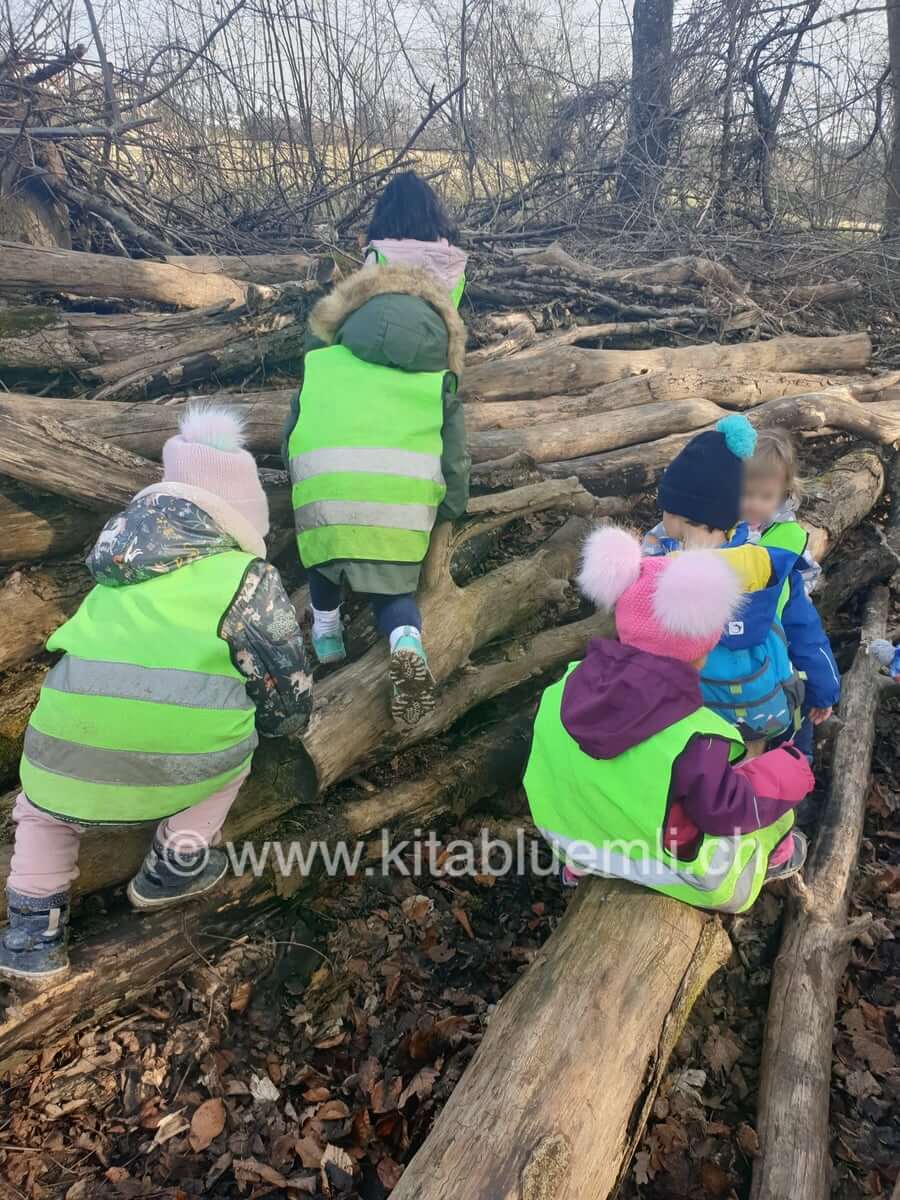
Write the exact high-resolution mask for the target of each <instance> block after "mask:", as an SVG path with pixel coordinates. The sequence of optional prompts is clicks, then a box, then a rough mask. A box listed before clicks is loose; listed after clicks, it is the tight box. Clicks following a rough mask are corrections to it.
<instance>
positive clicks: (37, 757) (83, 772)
mask: <svg viewBox="0 0 900 1200" xmlns="http://www.w3.org/2000/svg"><path fill="white" fill-rule="evenodd" d="M258 741H259V739H258V737H257V735H256V731H255V730H254V732H253V733H252V734H251V735H250V737H246V738H244V739H243V741H240V742H238V743H237V745H235V746H229V747H228V749H227V750H213V751H211V752H210V753H209V754H151V753H148V752H145V751H143V750H106V749H101V748H100V747H97V746H82V745H80V744H79V743H78V742H68V741H65V740H64V739H63V738H56V737H51V736H50V734H47V733H41V732H40V730H38V729H35V728H34V727H33V726H31V725H29V727H28V729H27V731H26V733H25V757H26V758H27V759H28V762H29V763H30V764H31V766H33V767H37V768H38V769H39V770H41V771H49V772H51V773H52V774H54V775H65V776H67V777H68V778H70V779H81V780H83V781H84V782H86V783H114V784H119V785H120V786H121V787H182V786H184V785H186V784H191V783H202V782H203V781H204V780H205V779H214V778H215V777H216V776H217V775H223V774H224V773H225V772H226V771H230V770H231V769H232V768H234V767H239V766H240V765H241V763H242V762H244V760H245V759H247V758H249V757H250V755H251V754H252V753H253V751H254V750H255V749H256V746H257V742H258Z"/></svg>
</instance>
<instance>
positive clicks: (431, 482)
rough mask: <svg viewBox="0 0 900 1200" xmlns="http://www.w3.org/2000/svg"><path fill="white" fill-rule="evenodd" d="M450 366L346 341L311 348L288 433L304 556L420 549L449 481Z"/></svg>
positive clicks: (385, 558)
mask: <svg viewBox="0 0 900 1200" xmlns="http://www.w3.org/2000/svg"><path fill="white" fill-rule="evenodd" d="M445 374H446V372H444V371H400V370H397V369H395V368H393V367H384V366H380V365H378V364H376V363H368V362H364V361H363V360H362V359H359V358H356V357H355V355H354V354H353V353H352V352H351V351H350V350H348V349H347V348H346V347H345V346H326V347H325V348H324V349H321V350H312V351H310V352H309V353H308V354H307V355H306V358H305V360H304V368H303V390H302V392H301V394H300V412H299V414H298V416H297V421H296V424H295V425H294V428H293V430H292V431H291V435H290V437H289V438H288V458H289V466H290V474H291V483H292V485H293V488H292V498H293V505H294V523H295V525H296V528H297V545H298V548H299V551H300V558H301V560H302V562H303V565H304V566H306V567H314V566H317V565H318V564H319V563H326V562H330V561H332V560H333V559H336V558H339V559H357V560H363V561H366V562H405V563H417V562H421V561H422V559H424V557H425V553H426V551H427V550H428V542H429V540H430V537H431V530H432V527H433V526H434V522H435V519H436V517H437V509H438V505H439V504H440V502H441V500H443V498H444V493H445V492H446V490H447V489H446V486H445V484H444V476H443V473H442V471H441V454H442V451H443V438H442V436H441V430H442V428H443V424H444V376H445Z"/></svg>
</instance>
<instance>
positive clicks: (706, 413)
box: [469, 400, 871, 463]
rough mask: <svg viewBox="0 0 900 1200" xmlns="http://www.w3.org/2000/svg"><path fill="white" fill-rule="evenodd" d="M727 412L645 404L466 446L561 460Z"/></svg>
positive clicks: (507, 432) (489, 455)
mask: <svg viewBox="0 0 900 1200" xmlns="http://www.w3.org/2000/svg"><path fill="white" fill-rule="evenodd" d="M481 407H483V408H490V407H491V406H490V405H483V406H481ZM868 407H871V406H868ZM868 407H867V408H866V411H868ZM725 415H726V414H725V411H724V409H721V408H719V406H718V405H717V404H713V403H712V401H710V400H678V401H673V402H672V403H666V404H645V405H643V406H642V407H640V408H626V409H622V410H620V411H619V412H612V413H597V414H596V415H595V414H590V415H588V416H583V417H571V418H568V419H567V420H565V421H559V422H555V421H552V422H550V423H549V424H545V423H544V422H540V423H538V424H536V425H531V426H527V427H524V428H515V429H498V430H485V431H482V432H479V433H473V434H471V435H470V437H469V451H470V453H471V455H472V461H473V462H486V461H491V460H493V459H497V458H503V457H504V456H505V455H507V454H517V453H520V452H522V453H525V454H528V455H529V456H530V457H531V458H532V459H533V460H534V461H535V462H536V463H542V462H559V461H561V460H563V459H567V458H575V457H577V456H579V455H586V454H596V453H598V452H601V451H604V450H614V449H615V448H616V447H618V446H632V445H634V444H636V443H638V442H646V441H650V440H652V439H654V438H658V437H664V436H666V435H667V434H672V433H680V432H681V431H682V430H690V431H693V430H696V429H701V428H703V427H705V426H707V425H710V424H714V423H715V422H716V421H717V420H718V419H719V418H720V417H724V416H725Z"/></svg>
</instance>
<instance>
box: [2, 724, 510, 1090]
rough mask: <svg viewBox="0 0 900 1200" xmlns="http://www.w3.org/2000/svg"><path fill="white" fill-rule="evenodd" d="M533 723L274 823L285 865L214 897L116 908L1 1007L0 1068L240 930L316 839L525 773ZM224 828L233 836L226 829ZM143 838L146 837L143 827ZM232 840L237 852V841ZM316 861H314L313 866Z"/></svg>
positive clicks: (283, 888) (407, 815) (269, 860)
mask: <svg viewBox="0 0 900 1200" xmlns="http://www.w3.org/2000/svg"><path fill="white" fill-rule="evenodd" d="M530 725H531V717H530V713H523V714H520V715H517V716H513V717H511V718H509V719H508V720H506V721H503V722H501V723H500V724H498V725H494V726H490V727H489V728H487V729H486V730H484V731H483V732H481V733H479V734H477V735H476V736H475V737H473V738H470V739H467V740H466V741H465V743H464V744H463V745H462V746H461V747H459V748H457V749H454V750H452V751H451V752H450V753H446V752H445V753H444V754H443V755H442V756H441V757H440V758H438V759H437V761H436V762H435V763H434V765H433V766H431V767H430V768H429V770H428V772H427V773H426V774H425V775H423V776H422V777H420V778H416V779H412V780H409V781H407V782H403V783H399V784H397V785H396V786H394V787H392V788H388V789H386V790H384V791H382V792H379V793H376V794H374V795H371V796H367V797H366V798H365V799H362V800H359V801H353V802H351V803H349V804H343V805H341V806H340V807H336V806H334V805H330V806H328V807H326V808H324V809H323V808H319V809H317V810H316V811H315V813H312V812H307V813H306V814H304V818H305V819H304V821H303V826H302V829H301V830H300V831H299V834H298V829H297V822H296V820H292V821H291V822H290V825H289V826H287V827H285V828H284V829H282V830H279V829H277V828H275V829H272V830H271V831H270V834H271V841H281V843H282V845H284V846H285V847H291V846H296V847H298V848H299V849H300V851H301V854H300V856H298V857H297V858H295V859H293V860H288V863H287V865H288V866H289V868H290V869H289V871H288V872H287V873H285V874H281V873H280V872H279V870H278V866H277V860H276V859H275V858H274V856H272V855H269V856H267V857H266V859H265V868H264V870H263V871H262V872H261V874H259V875H254V874H253V873H251V872H250V871H247V872H246V873H244V874H242V875H233V876H229V878H228V880H227V882H226V883H225V884H224V885H223V886H222V887H221V888H220V889H217V891H216V893H215V895H214V896H213V897H211V898H209V899H208V900H206V901H201V902H199V903H197V904H192V905H191V906H190V907H189V908H186V909H182V910H181V911H179V912H177V913H168V914H166V913H156V914H150V915H146V916H145V915H141V916H136V915H135V914H134V913H132V912H125V913H121V914H119V915H118V916H114V917H113V918H112V919H111V920H110V921H109V923H108V925H107V927H106V928H105V929H104V930H103V932H102V933H101V934H99V935H95V936H93V937H89V938H87V939H86V940H84V941H81V942H79V943H78V944H77V945H76V946H74V947H73V949H72V968H71V971H70V973H69V974H68V975H67V976H66V977H65V978H64V979H62V980H60V981H58V982H56V983H53V984H51V985H50V987H49V988H44V989H43V990H42V991H40V992H39V993H38V994H37V995H31V996H28V995H23V997H22V999H21V1000H15V1001H14V1002H13V1003H12V1004H10V1005H8V1006H7V1008H6V1011H5V1013H3V1016H2V1018H0V1073H6V1072H7V1071H9V1070H10V1069H12V1068H13V1067H14V1066H15V1064H16V1062H17V1061H19V1060H20V1059H24V1058H26V1057H28V1056H29V1055H30V1054H32V1053H33V1052H34V1051H35V1050H36V1049H38V1048H46V1047H47V1045H48V1044H51V1043H54V1042H57V1041H60V1040H62V1039H63V1038H64V1037H66V1036H67V1035H68V1034H70V1033H71V1032H73V1031H77V1030H78V1029H79V1028H80V1027H81V1025H82V1024H83V1023H85V1022H91V1023H93V1022H95V1021H96V1020H97V1018H98V1017H99V1016H102V1015H103V1014H105V1013H107V1012H110V1011H112V1010H114V1009H115V1008H116V1007H118V1006H119V1005H121V1004H122V1003H124V1002H129V1001H133V1000H135V999H136V998H137V997H138V996H140V995H141V993H142V992H144V991H147V990H149V989H150V988H151V987H153V986H154V985H155V984H156V983H158V982H159V980H160V979H161V978H162V977H164V976H165V975H166V974H167V973H168V972H170V971H172V970H173V969H174V968H175V967H179V968H181V967H183V966H184V965H185V964H186V963H188V962H190V961H191V960H192V959H194V958H196V957H198V956H202V957H204V958H209V957H212V958H215V957H216V954H217V952H218V951H220V950H221V946H222V940H223V935H227V933H228V932H230V931H232V930H234V931H238V930H239V931H240V933H241V934H242V935H243V934H246V933H247V930H248V928H249V927H250V926H252V924H253V922H254V919H255V918H256V917H257V916H259V915H260V914H262V913H263V912H265V911H267V909H268V908H269V907H270V906H271V905H272V903H273V902H274V901H275V900H276V898H277V897H279V896H284V895H289V894H292V893H293V892H295V891H297V890H298V889H299V888H301V887H303V886H304V884H308V882H309V880H308V878H307V877H306V876H304V875H303V874H302V873H301V870H300V868H299V863H300V862H302V861H308V856H309V854H310V851H311V850H312V849H313V848H315V847H322V846H329V847H331V846H336V845H337V843H338V842H340V841H346V842H349V843H351V845H352V843H354V842H359V841H361V840H363V839H365V838H368V837H370V836H371V835H373V834H380V833H381V831H382V830H383V829H391V828H397V827H399V828H401V829H403V830H405V829H409V830H410V831H411V830H412V828H413V827H418V826H427V827H428V828H436V827H437V825H438V822H439V821H440V820H441V818H443V817H444V816H445V815H446V814H447V813H448V812H450V811H451V810H452V811H453V812H454V813H455V814H457V815H459V814H461V813H463V812H465V811H467V810H468V809H469V808H471V807H472V806H473V805H474V803H475V802H476V801H478V800H480V799H481V798H482V797H484V796H486V795H489V794H491V793H493V792H495V791H496V790H497V789H499V788H503V787H505V786H508V785H511V784H512V783H513V782H514V781H515V780H516V779H517V778H518V777H519V776H520V774H521V770H522V766H523V763H524V760H525V756H526V754H527V748H528V734H529V732H530ZM226 836H229V837H234V836H235V835H234V834H233V832H232V833H228V832H226ZM142 837H143V841H144V843H146V841H147V838H148V837H149V830H147V829H145V830H144V831H143V834H142ZM267 840H268V839H267ZM257 846H258V850H257V853H258V855H261V847H259V843H257ZM236 849H237V851H238V855H236V857H238V856H239V851H240V847H236ZM319 868H320V863H318V862H316V863H315V865H314V870H315V869H319ZM210 933H212V934H213V939H214V940H212V941H211V939H210V938H209V937H208V936H207V935H208V934H210Z"/></svg>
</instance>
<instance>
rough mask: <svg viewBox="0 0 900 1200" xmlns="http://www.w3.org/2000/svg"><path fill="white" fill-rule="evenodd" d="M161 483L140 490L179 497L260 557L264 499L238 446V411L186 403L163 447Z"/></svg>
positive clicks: (264, 528)
mask: <svg viewBox="0 0 900 1200" xmlns="http://www.w3.org/2000/svg"><path fill="white" fill-rule="evenodd" d="M162 459H163V470H164V477H163V482H162V483H161V484H156V485H155V486H153V487H151V488H145V489H144V491H143V492H141V493H139V494H140V495H147V494H150V493H157V494H162V495H176V496H182V497H183V498H184V499H186V500H190V501H191V502H192V503H194V504H196V505H197V507H198V508H201V509H202V510H203V511H204V512H205V513H207V514H208V515H209V516H211V517H212V518H213V520H214V521H215V522H216V523H217V524H218V525H219V526H220V527H221V528H222V529H224V530H225V531H226V533H230V534H231V535H232V537H234V538H235V540H236V541H237V542H238V544H239V545H240V546H241V548H242V549H243V550H246V551H247V552H248V553H249V554H255V555H257V556H258V557H260V558H265V555H266V543H265V536H266V534H267V533H268V532H269V502H268V500H267V498H266V494H265V492H264V491H263V489H262V484H261V483H260V481H259V472H258V471H257V469H256V461H255V459H254V458H253V455H252V454H250V453H249V451H247V450H245V449H244V428H243V418H242V417H241V415H240V413H238V412H235V411H233V410H231V409H227V408H222V407H219V406H217V405H210V404H204V403H202V402H200V403H195V404H191V405H189V406H188V408H187V409H186V411H185V414H184V416H183V417H182V418H181V420H180V421H179V424H178V433H177V434H176V435H175V436H174V437H170V438H169V439H168V441H167V442H166V444H165V445H164V446H163V453H162Z"/></svg>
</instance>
